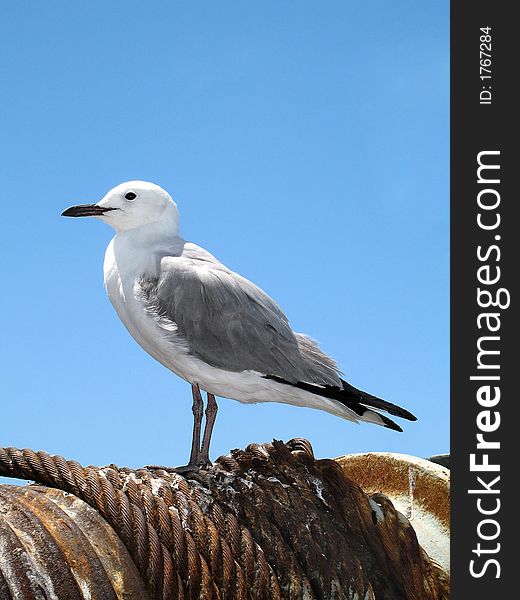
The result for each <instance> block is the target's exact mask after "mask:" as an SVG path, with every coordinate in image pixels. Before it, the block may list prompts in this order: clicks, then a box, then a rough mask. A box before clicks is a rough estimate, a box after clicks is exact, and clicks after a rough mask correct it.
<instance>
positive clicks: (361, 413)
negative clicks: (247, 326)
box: [269, 377, 417, 431]
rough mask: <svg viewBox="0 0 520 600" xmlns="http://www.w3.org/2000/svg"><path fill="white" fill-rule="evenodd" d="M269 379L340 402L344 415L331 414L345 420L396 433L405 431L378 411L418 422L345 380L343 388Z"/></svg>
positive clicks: (342, 381) (342, 382)
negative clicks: (384, 428)
mask: <svg viewBox="0 0 520 600" xmlns="http://www.w3.org/2000/svg"><path fill="white" fill-rule="evenodd" d="M269 379H274V380H275V381H278V382H279V383H285V384H288V385H292V386H294V387H297V388H299V389H301V390H305V391H307V392H310V393H311V394H316V395H317V396H322V397H323V398H329V399H330V400H335V401H336V402H339V403H340V404H341V405H343V407H345V409H346V410H344V414H341V413H340V412H336V411H330V412H334V413H335V414H338V415H339V416H344V418H347V419H350V420H356V421H365V422H367V423H374V424H376V425H381V426H382V427H387V428H388V429H393V430H394V431H403V430H402V429H401V427H400V426H399V425H398V424H397V423H395V422H394V421H392V419H389V418H388V417H387V416H386V415H382V414H381V413H380V412H378V411H383V412H386V413H388V414H390V415H392V416H395V417H401V418H402V419H408V420H409V421H417V417H416V416H415V415H413V414H412V413H411V412H409V411H408V410H406V409H405V408H401V407H400V406H397V404H392V403H391V402H387V401H386V400H382V399H381V398H378V397H377V396H372V394H367V392H363V391H362V390H358V389H357V388H355V387H354V386H353V385H350V383H348V382H346V381H344V380H343V379H342V380H341V384H342V387H341V388H340V387H337V386H330V385H325V386H322V385H316V384H312V383H304V382H298V383H290V382H288V381H286V380H284V379H282V378H280V377H269ZM336 406H337V405H336ZM374 409H375V410H374ZM325 410H327V409H325ZM341 412H343V411H341ZM347 415H348V416H347Z"/></svg>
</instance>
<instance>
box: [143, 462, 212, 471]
mask: <svg viewBox="0 0 520 600" xmlns="http://www.w3.org/2000/svg"><path fill="white" fill-rule="evenodd" d="M145 469H148V470H149V471H166V472H167V473H196V472H197V471H199V470H200V465H197V464H191V463H188V464H187V465H183V466H182V467H164V466H162V465H146V466H145Z"/></svg>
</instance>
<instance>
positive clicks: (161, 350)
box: [103, 238, 187, 379]
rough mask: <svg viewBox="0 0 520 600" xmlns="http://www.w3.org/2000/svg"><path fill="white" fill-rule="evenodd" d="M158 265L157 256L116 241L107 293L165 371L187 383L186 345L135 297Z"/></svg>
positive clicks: (108, 261)
mask: <svg viewBox="0 0 520 600" xmlns="http://www.w3.org/2000/svg"><path fill="white" fill-rule="evenodd" d="M118 242H119V243H118ZM156 262H157V261H156V254H155V253H153V252H144V251H140V249H135V248H132V247H130V246H129V245H128V244H125V243H124V242H123V243H121V242H120V241H119V240H117V239H116V238H114V239H113V240H112V241H111V242H110V244H109V245H108V247H107V250H106V252H105V261H104V265H103V274H104V282H105V289H106V291H107V294H108V297H109V298H110V302H111V303H112V306H113V307H114V309H115V311H116V312H117V314H118V316H119V318H120V319H121V321H122V322H123V324H124V325H125V327H126V328H127V329H128V331H129V333H130V334H131V336H132V337H133V338H134V339H135V341H136V342H137V343H138V344H139V345H140V346H141V347H142V348H143V349H144V350H146V352H148V354H150V355H151V356H153V358H155V359H156V360H157V361H159V362H160V363H161V364H163V365H164V366H165V367H167V368H168V369H170V370H172V371H174V372H175V373H176V374H177V375H179V376H180V377H183V378H184V379H187V377H186V374H185V372H184V370H185V369H183V364H182V363H183V362H184V360H185V357H186V354H187V350H186V347H185V345H184V344H182V343H181V342H179V343H178V344H176V343H175V342H174V341H172V338H171V336H169V337H167V336H166V335H165V332H164V330H162V329H161V328H160V327H159V326H158V325H157V322H156V320H155V319H154V318H153V317H152V316H151V315H150V314H149V313H148V312H147V311H146V309H145V307H144V306H143V303H142V301H141V300H140V299H139V298H138V297H137V296H136V294H135V290H136V285H137V283H138V281H139V280H140V278H141V277H143V276H153V275H155V274H156V273H155V270H156V266H155V265H156Z"/></svg>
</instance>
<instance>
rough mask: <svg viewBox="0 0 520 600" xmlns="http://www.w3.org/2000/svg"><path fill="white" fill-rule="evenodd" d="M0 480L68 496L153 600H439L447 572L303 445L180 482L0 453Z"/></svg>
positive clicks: (381, 502)
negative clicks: (107, 535) (92, 513)
mask: <svg viewBox="0 0 520 600" xmlns="http://www.w3.org/2000/svg"><path fill="white" fill-rule="evenodd" d="M0 475H4V476H10V477H16V478H21V479H29V480H33V481H35V482H37V483H39V484H43V485H46V486H48V487H53V488H57V489H60V490H63V491H65V492H69V493H71V494H74V495H75V496H77V497H78V498H80V499H82V500H84V501H85V502H86V503H87V504H89V505H90V506H91V507H93V508H95V509H96V510H97V511H99V513H100V514H101V515H102V516H103V518H104V519H105V520H106V521H107V522H108V523H109V524H110V526H111V527H112V528H113V529H114V531H115V532H116V533H117V535H118V536H119V538H120V539H121V540H122V542H123V543H124V545H125V546H126V548H127V549H128V551H129V553H130V555H131V557H132V559H133V561H134V562H135V564H136V566H137V568H138V570H139V572H140V573H141V576H142V578H143V580H144V581H145V582H146V584H147V586H148V589H149V593H150V595H151V597H153V598H158V599H164V600H166V599H168V600H170V599H171V600H174V599H175V600H176V599H182V600H196V599H207V600H213V599H222V600H224V599H227V600H231V599H232V600H235V599H236V600H253V599H254V600H263V599H265V600H267V599H273V600H278V599H280V600H281V599H291V600H304V599H305V600H308V599H316V600H332V599H349V600H352V599H354V598H359V597H361V598H366V599H370V598H377V599H378V600H380V599H384V600H403V599H404V600H429V599H430V598H432V599H433V598H435V599H436V600H439V599H443V598H448V597H449V591H448V582H447V580H446V576H445V574H444V572H443V571H442V570H441V569H440V568H439V567H438V566H437V565H435V564H434V563H433V562H432V561H430V560H429V558H428V557H427V556H426V554H425V553H424V551H423V550H422V549H421V547H420V546H419V544H418V542H417V538H416V536H415V532H414V530H413V528H412V527H411V525H410V523H409V522H408V521H407V520H406V519H405V518H404V517H403V516H402V515H400V514H399V513H397V511H396V510H395V509H394V507H393V506H392V504H391V502H390V501H389V500H388V499H387V498H386V497H385V496H383V495H381V494H374V495H373V496H372V497H370V498H369V497H368V496H367V495H366V494H364V492H363V491H362V490H361V489H360V488H359V486H357V484H355V483H354V482H353V481H351V480H349V479H347V477H345V475H344V474H343V472H342V470H341V468H340V466H339V465H338V464H337V463H336V462H334V461H332V460H316V459H315V458H314V455H313V452H312V447H311V445H310V444H309V442H308V441H306V440H302V439H296V440H291V441H290V442H288V443H287V444H284V443H282V442H277V441H275V442H273V443H272V444H262V445H260V444H251V445H249V446H248V447H247V448H246V449H245V450H234V451H232V452H231V454H230V455H229V456H224V457H221V458H219V459H218V460H217V461H216V463H215V465H214V466H213V467H211V468H209V469H207V470H203V471H200V472H198V473H189V474H186V475H185V476H181V475H179V474H176V473H170V472H167V471H165V470H153V471H150V470H147V469H135V470H134V469H128V468H119V467H117V466H115V465H110V466H107V467H101V468H100V467H93V466H88V467H83V466H81V465H80V464H78V463H77V462H75V461H67V460H65V459H64V458H62V457H61V456H51V455H49V454H47V453H45V452H41V451H40V452H34V451H32V450H28V449H25V450H19V449H16V448H0Z"/></svg>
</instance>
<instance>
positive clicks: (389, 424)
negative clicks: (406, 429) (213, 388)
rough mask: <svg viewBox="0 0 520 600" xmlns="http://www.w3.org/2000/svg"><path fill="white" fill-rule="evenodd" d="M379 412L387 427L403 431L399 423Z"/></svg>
mask: <svg viewBox="0 0 520 600" xmlns="http://www.w3.org/2000/svg"><path fill="white" fill-rule="evenodd" d="M378 414H379V417H380V418H381V420H382V421H383V423H384V424H385V428H386V429H392V430H393V431H398V432H399V433H403V430H402V428H401V427H399V425H398V424H397V423H394V422H393V421H392V419H389V418H388V417H385V415H382V414H381V413H378Z"/></svg>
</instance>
